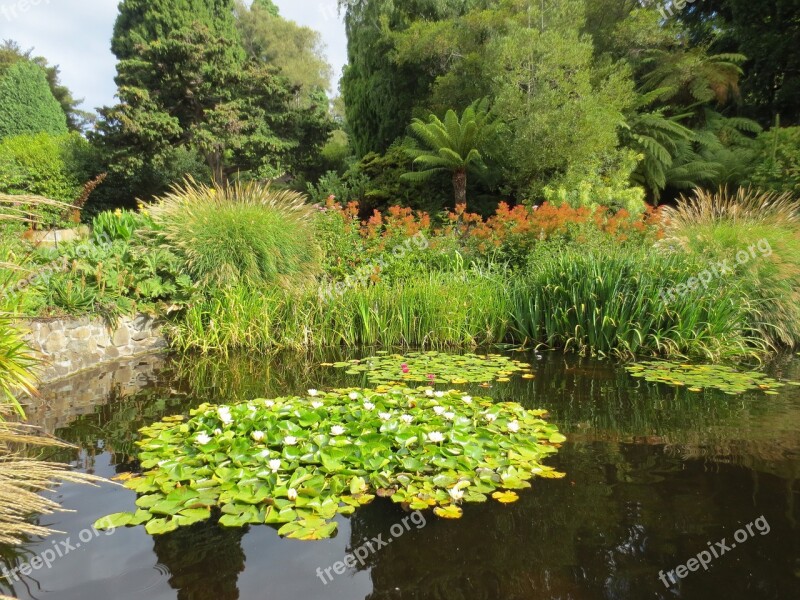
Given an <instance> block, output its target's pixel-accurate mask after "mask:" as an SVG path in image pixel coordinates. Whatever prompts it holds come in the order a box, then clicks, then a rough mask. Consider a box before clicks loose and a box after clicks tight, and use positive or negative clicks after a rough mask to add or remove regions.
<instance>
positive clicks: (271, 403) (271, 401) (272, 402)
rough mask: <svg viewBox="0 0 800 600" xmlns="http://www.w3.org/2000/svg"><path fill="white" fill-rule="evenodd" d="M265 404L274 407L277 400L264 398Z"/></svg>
mask: <svg viewBox="0 0 800 600" xmlns="http://www.w3.org/2000/svg"><path fill="white" fill-rule="evenodd" d="M264 406H266V407H267V408H272V407H273V406H275V400H264Z"/></svg>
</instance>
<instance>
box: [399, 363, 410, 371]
mask: <svg viewBox="0 0 800 600" xmlns="http://www.w3.org/2000/svg"><path fill="white" fill-rule="evenodd" d="M400 369H401V370H402V371H403V373H408V371H409V369H408V365H407V364H406V363H403V364H402V365H400Z"/></svg>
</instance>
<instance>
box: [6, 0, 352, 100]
mask: <svg viewBox="0 0 800 600" xmlns="http://www.w3.org/2000/svg"><path fill="white" fill-rule="evenodd" d="M275 3H276V4H277V5H278V7H279V8H280V10H281V14H282V15H283V16H284V17H285V18H287V19H291V20H293V21H296V22H297V23H299V24H301V25H306V26H308V27H311V28H313V29H316V30H317V31H319V32H320V33H322V37H323V39H324V41H325V44H326V46H327V54H328V61H329V62H330V63H331V65H332V66H333V68H334V73H335V76H334V82H333V89H336V86H337V84H338V79H339V76H340V75H341V71H342V67H343V66H344V64H345V63H346V62H347V41H346V39H345V34H344V25H343V23H342V21H341V19H340V18H339V15H338V12H337V10H336V0H276V2H275ZM117 5H118V0H0V39H3V40H7V39H10V40H14V41H16V42H18V43H19V45H20V46H22V48H23V49H28V48H33V49H34V54H35V55H37V56H44V57H45V58H47V60H48V61H49V62H50V63H51V64H57V65H59V66H60V67H61V80H62V81H63V82H64V84H65V85H67V86H68V87H69V88H70V89H71V90H72V93H73V94H74V95H75V97H76V98H84V99H85V103H84V105H83V108H84V109H86V110H89V109H94V108H96V107H98V106H103V105H108V104H112V103H113V102H114V93H115V92H116V86H115V85H114V75H115V74H116V71H115V64H116V59H115V57H114V55H113V54H111V48H110V45H111V34H112V32H113V29H114V21H115V19H116V16H117Z"/></svg>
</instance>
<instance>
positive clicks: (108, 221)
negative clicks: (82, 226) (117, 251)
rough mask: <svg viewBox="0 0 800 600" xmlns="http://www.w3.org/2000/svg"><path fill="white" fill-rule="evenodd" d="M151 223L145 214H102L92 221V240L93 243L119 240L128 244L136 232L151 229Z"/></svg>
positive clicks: (119, 212)
mask: <svg viewBox="0 0 800 600" xmlns="http://www.w3.org/2000/svg"><path fill="white" fill-rule="evenodd" d="M153 226H154V225H153V222H152V220H151V219H150V217H149V216H148V215H147V214H143V213H136V212H131V211H127V210H126V211H123V210H116V211H114V212H110V211H106V212H102V213H100V214H99V215H97V216H96V217H94V219H92V239H93V240H94V241H95V243H107V242H115V241H117V240H121V241H123V242H130V241H131V239H132V238H133V236H134V234H135V233H136V231H137V230H140V231H141V230H144V229H146V228H148V227H150V228H152V227H153Z"/></svg>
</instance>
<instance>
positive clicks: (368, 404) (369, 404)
mask: <svg viewBox="0 0 800 600" xmlns="http://www.w3.org/2000/svg"><path fill="white" fill-rule="evenodd" d="M364 408H365V409H366V410H372V409H374V408H375V405H374V404H373V403H372V402H364Z"/></svg>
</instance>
